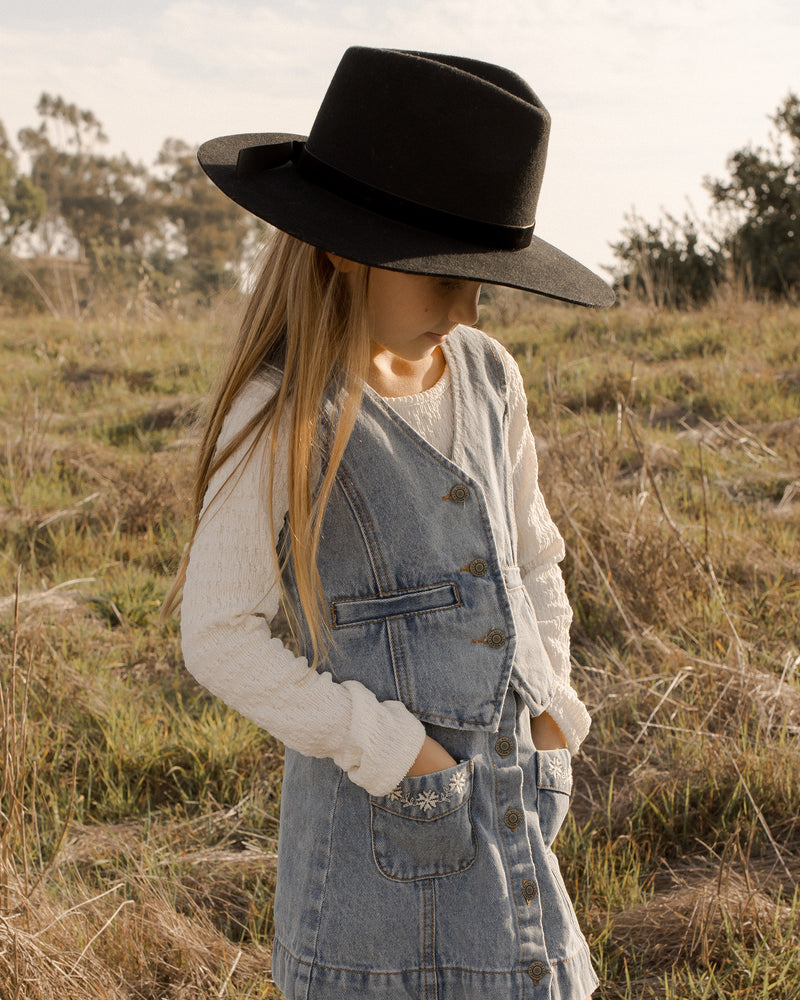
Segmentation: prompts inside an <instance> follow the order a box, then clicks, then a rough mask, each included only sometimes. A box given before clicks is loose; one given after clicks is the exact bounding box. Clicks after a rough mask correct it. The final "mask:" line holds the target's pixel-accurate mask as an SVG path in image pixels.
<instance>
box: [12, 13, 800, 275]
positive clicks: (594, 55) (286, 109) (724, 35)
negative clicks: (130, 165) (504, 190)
mask: <svg viewBox="0 0 800 1000" xmlns="http://www.w3.org/2000/svg"><path fill="white" fill-rule="evenodd" d="M352 44H361V45H376V46H385V47H391V48H412V49H422V50H427V51H433V52H452V53H457V54H460V55H469V56H475V57H478V58H481V59H485V60H488V61H490V62H497V63H501V64H504V65H506V66H508V67H509V68H511V69H513V70H515V71H516V72H518V73H519V74H520V75H522V76H523V77H525V79H526V80H527V81H528V82H529V83H530V84H531V86H532V87H533V89H534V90H535V91H536V92H537V93H538V95H539V97H540V98H541V99H542V101H543V102H544V104H545V105H546V106H547V108H548V109H549V111H550V113H551V115H552V118H553V125H552V133H551V140H550V152H549V157H548V166H547V172H546V175H545V183H544V187H543V190H542V196H541V199H540V203H539V212H538V216H537V226H536V232H537V235H540V236H542V237H543V238H544V239H547V240H549V241H550V242H553V243H555V244H556V245H557V246H559V247H561V249H563V250H565V251H566V252H568V253H571V254H573V255H574V256H577V257H578V258H579V259H581V260H583V261H584V262H585V263H586V264H588V265H589V266H591V267H595V268H599V267H600V266H601V265H603V264H610V263H611V262H612V254H611V252H610V250H609V249H608V243H609V241H612V240H614V239H616V238H617V237H618V235H619V231H620V228H621V227H622V225H623V222H624V216H625V214H626V213H627V212H630V211H631V210H635V211H637V212H639V213H640V214H642V215H643V216H645V218H647V219H648V220H651V221H655V219H657V217H658V216H659V214H660V212H661V210H662V209H666V210H667V211H670V212H672V213H674V214H681V213H682V212H683V211H684V210H686V209H687V208H688V207H689V202H691V204H692V205H693V206H694V208H695V209H696V210H697V211H698V213H699V214H700V215H703V216H704V215H705V214H706V206H707V202H706V199H705V196H704V194H703V192H702V179H703V177H704V176H706V175H712V176H722V175H724V173H725V162H726V158H727V156H728V154H729V153H731V152H733V151H734V150H735V149H738V148H740V147H741V146H744V145H746V144H748V143H754V144H762V143H765V142H766V141H767V139H768V135H769V127H770V126H769V122H768V120H767V116H768V115H769V114H771V113H772V112H773V111H774V110H775V108H776V107H777V106H778V104H779V103H781V101H782V100H783V99H784V98H785V96H786V95H787V93H788V92H789V91H790V90H793V91H795V92H798V91H800V5H798V2H797V0H761V2H760V3H759V4H754V3H752V2H751V0H694V2H690V0H670V2H669V3H658V4H656V3H650V2H648V0H636V2H631V0H605V2H602V3H601V2H592V0H575V2H572V3H570V2H567V0H363V2H359V0H355V2H347V0H343V2H336V3H334V2H329V0H261V2H258V3H257V2H253V0H231V2H228V3H225V4H222V3H217V2H214V0H175V2H171V3H170V2H157V0H137V2H136V3H124V4H123V3H118V2H115V0H72V2H71V3H69V4H64V3H63V2H52V3H45V2H42V0H21V2H18V3H16V2H15V3H11V2H8V3H5V4H3V8H2V10H1V11H0V120H2V121H3V123H4V124H5V126H6V129H7V131H8V133H9V135H10V136H12V137H13V136H15V135H16V133H17V131H18V130H19V129H20V128H21V127H22V126H25V125H33V124H36V123H37V119H36V115H35V106H36V102H37V100H38V98H39V95H40V94H41V93H42V91H48V92H50V93H53V94H60V95H61V96H63V97H64V98H65V99H67V100H68V101H71V102H74V103H76V104H78V106H79V107H82V108H88V109H90V110H92V111H94V113H95V114H96V115H97V117H98V118H99V119H100V121H101V122H102V123H103V125H104V126H105V130H106V132H107V134H108V136H109V139H110V143H109V146H110V148H111V149H113V150H124V151H125V152H127V153H128V155H130V156H131V157H132V158H134V159H137V160H143V161H144V162H146V163H152V162H153V160H154V159H155V156H156V154H157V152H158V149H159V147H160V146H161V144H162V142H163V140H164V139H165V138H167V137H171V136H174V137H178V138H182V139H185V140H187V141H188V142H191V143H199V142H201V141H203V140H204V139H208V138H211V137H212V136H215V135H221V134H225V133H234V132H258V131H264V132H273V131H274V132H280V131H286V132H300V133H306V132H307V131H308V129H309V128H310V126H311V123H312V121H313V117H314V114H315V111H316V108H317V106H318V104H319V101H320V100H321V98H322V96H323V94H324V92H325V88H326V86H327V84H328V81H329V80H330V77H331V74H332V73H333V70H334V69H335V67H336V64H337V63H338V61H339V58H340V56H341V53H342V52H343V50H344V49H345V48H346V47H347V46H348V45H352Z"/></svg>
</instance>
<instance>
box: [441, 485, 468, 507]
mask: <svg viewBox="0 0 800 1000" xmlns="http://www.w3.org/2000/svg"><path fill="white" fill-rule="evenodd" d="M442 499H443V500H452V501H453V503H466V501H467V500H469V490H468V489H467V487H466V486H464V484H463V483H456V485H455V486H453V487H451V489H450V492H449V493H448V494H447V496H446V497H442Z"/></svg>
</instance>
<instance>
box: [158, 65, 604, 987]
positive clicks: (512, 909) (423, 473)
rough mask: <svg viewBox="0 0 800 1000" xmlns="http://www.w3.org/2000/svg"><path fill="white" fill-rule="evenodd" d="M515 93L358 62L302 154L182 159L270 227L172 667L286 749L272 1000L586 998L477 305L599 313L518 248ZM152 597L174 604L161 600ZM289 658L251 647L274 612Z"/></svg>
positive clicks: (564, 613)
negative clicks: (513, 291) (292, 646)
mask: <svg viewBox="0 0 800 1000" xmlns="http://www.w3.org/2000/svg"><path fill="white" fill-rule="evenodd" d="M548 131H549V116H548V114H547V112H546V111H545V109H544V108H543V107H542V105H541V103H540V102H539V100H538V98H537V97H536V95H535V94H534V93H533V92H532V91H531V90H530V88H529V87H528V86H527V84H525V82H524V81H523V80H521V79H520V78H519V77H517V76H516V75H514V74H513V73H510V72H508V71H507V70H504V69H502V68H500V67H497V66H493V65H488V64H485V63H480V62H476V61H474V60H468V59H461V58H456V57H450V56H440V55H430V54H425V53H409V52H397V51H388V50H373V49H364V48H355V49H350V50H348V51H347V52H346V53H345V55H344V57H343V59H342V62H341V64H340V66H339V68H338V70H337V72H336V74H335V76H334V79H333V81H332V83H331V85H330V88H329V90H328V92H327V95H326V97H325V100H324V102H323V104H322V107H321V109H320V111H319V114H318V116H317V118H316V120H315V123H314V126H313V129H312V131H311V135H310V136H309V137H308V139H307V140H306V139H304V138H303V137H301V136H294V135H286V134H274V133H267V134H255V135H238V136H226V137H223V138H220V139H214V140H212V141H211V142H208V143H206V144H205V145H204V146H203V147H202V148H201V150H200V153H199V158H200V162H201V164H202V165H203V167H204V169H205V170H206V172H207V173H208V174H209V176H210V177H211V179H212V180H213V181H214V182H215V183H216V184H217V185H218V186H219V187H220V188H221V189H222V190H223V191H224V192H225V193H226V194H228V195H229V196H230V197H231V198H233V199H234V200H235V201H237V202H238V203H239V204H241V205H243V206H244V207H245V208H247V209H249V210H250V211H251V212H253V213H254V214H255V215H257V216H259V217H260V218H262V219H265V220H267V221H268V222H270V223H272V224H273V225H274V226H276V227H277V229H278V230H280V232H278V233H276V235H275V236H274V238H273V239H272V241H271V244H270V246H269V248H268V252H267V255H266V261H265V263H264V266H263V269H262V271H261V273H260V276H259V278H258V281H257V284H256V286H255V289H254V291H253V293H252V296H251V298H250V302H249V306H248V308H247V311H246V314H245V316H244V320H243V323H242V327H241V331H240V334H239V338H238V340H237V342H236V345H235V347H234V350H233V353H232V356H231V359H230V362H229V364H228V367H227V370H226V372H225V374H224V377H223V379H222V381H221V383H220V388H219V390H218V392H217V394H216V397H215V399H214V403H213V406H212V408H211V411H210V416H209V419H208V424H207V427H206V431H205V437H204V440H203V446H202V451H201V455H200V461H199V467H198V472H197V485H196V496H195V504H196V511H195V513H196V522H195V532H194V537H193V540H192V545H191V550H190V556H189V559H188V563H187V565H186V566H185V567H184V574H185V579H183V580H182V579H179V581H178V582H177V584H176V588H175V595H177V592H178V589H179V588H180V586H181V584H183V610H182V628H183V648H184V654H185V659H186V664H187V666H188V668H189V670H191V671H192V673H193V674H194V675H195V676H196V677H197V678H198V680H200V682H201V683H202V684H204V685H205V686H206V687H208V689H209V690H211V691H212V692H214V693H215V694H217V695H218V696H220V697H221V698H223V699H224V700H225V701H226V702H228V703H229V704H230V705H232V706H233V707H235V708H236V709H237V710H238V711H240V712H242V713H243V714H245V715H246V716H248V717H249V718H250V719H252V720H254V721H255V722H256V723H257V724H258V725H260V726H263V727H264V728H266V729H268V730H269V731H270V732H272V733H273V734H274V735H275V736H276V737H278V738H279V739H281V740H282V741H283V742H284V743H285V744H286V763H285V773H284V782H283V792H282V802H281V820H280V842H279V852H278V884H277V889H276V896H275V942H274V951H273V975H274V978H275V981H276V983H277V984H278V985H279V986H280V988H281V990H282V991H283V992H284V994H285V995H286V997H287V998H289V1000H298V998H310V1000H359V998H367V997H369V998H371V1000H400V998H409V1000H410V998H413V1000H421V998H427V1000H433V998H438V1000H473V998H474V1000H492V998H498V1000H500V998H502V1000H510V998H530V1000H544V998H552V1000H567V998H569V1000H584V998H586V997H587V996H588V995H589V994H590V993H591V992H592V990H593V989H594V988H595V986H596V984H597V980H596V977H595V975H594V973H593V971H592V968H591V964H590V960H589V955H588V952H587V947H586V943H585V941H584V939H583V937H582V935H581V933H580V930H579V928H578V926H577V923H576V919H575V914H574V911H573V908H572V906H571V904H570V901H569V899H568V897H567V894H566V891H565V888H564V884H563V881H562V879H561V875H560V873H559V869H558V863H557V861H556V859H555V857H554V855H553V853H552V851H551V850H550V845H551V843H552V841H553V838H554V837H555V835H556V832H557V831H558V828H559V826H560V824H561V822H562V821H563V818H564V815H565V812H566V810H567V807H568V802H569V793H570V786H571V770H570V755H571V754H572V753H574V752H575V751H576V750H577V749H578V746H579V745H580V742H581V740H582V739H583V738H584V736H585V735H586V732H587V730H588V727H589V718H588V715H587V713H586V709H585V708H584V707H583V705H582V704H581V702H580V701H579V700H578V697H577V695H576V694H575V692H574V690H573V689H572V688H571V687H570V684H569V651H568V631H569V622H570V611H569V607H568V604H567V602H566V597H565V591H564V586H563V581H562V578H561V574H560V570H559V568H558V561H559V560H560V559H561V558H562V556H563V543H562V541H561V538H560V536H559V534H558V532H557V530H556V528H555V526H554V525H553V522H552V521H551V519H550V517H549V515H548V513H547V510H546V508H545V505H544V502H543V500H542V496H541V493H540V491H539V488H538V483H537V465H536V453H535V449H534V443H533V438H532V436H531V433H530V430H529V427H528V422H527V413H526V399H525V392H524V388H523V385H522V379H521V376H520V373H519V371H518V369H517V368H516V366H515V364H514V361H513V360H512V358H511V357H510V355H509V354H508V353H507V352H506V351H505V350H504V349H503V348H502V347H500V345H499V344H497V343H496V342H494V341H492V340H489V339H488V338H487V337H485V336H484V335H483V334H481V333H479V332H478V331H477V330H474V329H471V327H472V325H473V324H474V323H475V322H476V319H477V314H478V309H477V303H478V295H479V291H480V284H479V283H480V282H482V281H483V282H494V283H499V284H504V285H509V286H514V287H519V288H525V289H531V290H534V291H537V292H540V293H543V294H545V295H550V296H553V297H555V298H559V299H564V300H566V301H571V302H577V303H582V304H586V305H609V304H610V302H611V301H612V299H613V296H612V295H611V293H610V291H609V289H608V288H607V286H606V285H605V284H604V283H603V282H602V281H601V280H600V279H599V278H597V277H596V276H595V275H593V274H592V273H591V272H589V271H587V270H586V269H585V268H583V267H582V266H581V265H580V264H578V263H576V262H575V261H573V260H571V259H570V258H569V257H567V256H565V255H564V254H562V253H560V252H559V251H558V250H556V249H555V248H554V247H552V246H550V245H549V244H547V243H545V242H544V241H542V240H541V239H539V238H538V237H535V236H533V221H534V213H535V207H536V201H537V197H538V192H539V187H540V184H541V179H542V172H543V168H544V160H545V152H546V145H547V136H548ZM175 599H177V598H176V597H175V596H173V600H175ZM281 600H282V601H283V604H284V607H285V608H286V611H287V613H288V615H289V618H290V621H291V623H292V627H293V631H294V635H295V637H296V640H297V643H298V645H299V648H300V651H301V654H302V655H300V656H295V654H294V653H293V652H291V651H290V650H289V649H287V648H285V647H284V646H283V644H282V643H281V642H280V640H279V639H278V638H276V637H274V636H272V634H271V632H270V622H271V620H272V619H273V617H274V615H275V614H276V612H277V610H278V607H279V603H280V602H281Z"/></svg>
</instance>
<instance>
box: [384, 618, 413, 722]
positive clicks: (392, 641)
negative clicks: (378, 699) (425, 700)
mask: <svg viewBox="0 0 800 1000" xmlns="http://www.w3.org/2000/svg"><path fill="white" fill-rule="evenodd" d="M386 629H387V632H388V633H389V656H390V657H391V660H392V671H393V673H394V675H395V677H396V678H397V681H396V683H397V686H398V688H399V687H401V686H404V687H405V691H400V692H399V694H400V697H401V700H402V701H405V704H406V706H407V708H408V710H409V712H415V711H416V709H415V708H414V702H413V699H412V698H411V689H410V687H409V682H408V670H407V668H406V657H405V651H404V650H403V640H402V638H401V636H400V629H399V628H398V627H397V621H396V620H392V621H387V622H386ZM396 651H397V654H399V655H397V654H396ZM398 660H399V667H400V670H399V671H398ZM401 674H402V680H403V682H404V685H401ZM404 694H405V697H404V698H403V695H404Z"/></svg>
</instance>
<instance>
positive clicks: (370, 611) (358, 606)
mask: <svg viewBox="0 0 800 1000" xmlns="http://www.w3.org/2000/svg"><path fill="white" fill-rule="evenodd" d="M460 606H461V594H460V593H459V590H458V585H457V584H456V583H454V582H453V581H452V580H445V581H444V582H442V583H435V584H432V585H431V586H429V587H411V588H409V589H408V590H393V591H389V592H388V593H385V594H370V595H369V596H367V597H349V598H347V597H346V598H341V599H339V600H336V601H333V602H332V603H331V618H332V620H333V627H334V628H348V627H349V626H351V625H365V624H367V623H368V622H376V621H384V620H385V619H387V618H403V617H406V616H408V615H421V614H425V613H426V612H429V611H443V610H445V609H446V608H458V607H460Z"/></svg>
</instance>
